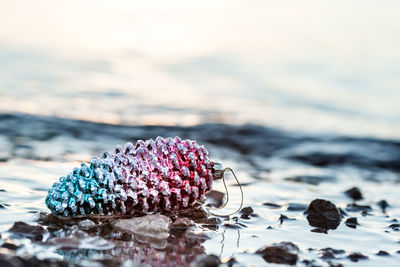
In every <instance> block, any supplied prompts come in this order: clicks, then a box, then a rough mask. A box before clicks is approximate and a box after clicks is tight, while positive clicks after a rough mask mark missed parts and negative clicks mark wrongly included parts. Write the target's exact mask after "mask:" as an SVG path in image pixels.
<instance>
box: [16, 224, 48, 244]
mask: <svg viewBox="0 0 400 267" xmlns="http://www.w3.org/2000/svg"><path fill="white" fill-rule="evenodd" d="M9 231H10V232H12V233H16V234H19V235H22V236H24V237H27V238H29V239H32V240H35V241H41V240H42V238H43V234H44V233H45V232H46V231H45V229H44V228H43V227H42V226H39V225H38V226H35V225H30V224H27V223H24V222H21V221H19V222H15V223H14V225H13V226H12V227H11V228H10V230H9Z"/></svg>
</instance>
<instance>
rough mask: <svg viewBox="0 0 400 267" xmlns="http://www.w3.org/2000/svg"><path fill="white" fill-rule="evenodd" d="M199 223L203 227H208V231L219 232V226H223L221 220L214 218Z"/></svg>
mask: <svg viewBox="0 0 400 267" xmlns="http://www.w3.org/2000/svg"><path fill="white" fill-rule="evenodd" d="M199 223H201V226H203V227H206V228H208V229H211V230H217V229H218V227H219V226H218V225H219V224H221V223H222V221H221V219H220V218H215V217H212V218H206V219H203V220H201V221H199Z"/></svg>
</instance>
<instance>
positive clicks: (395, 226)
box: [388, 223, 400, 230]
mask: <svg viewBox="0 0 400 267" xmlns="http://www.w3.org/2000/svg"><path fill="white" fill-rule="evenodd" d="M388 227H389V228H392V229H393V230H399V228H400V224H398V223H392V224H391V225H389V226H388Z"/></svg>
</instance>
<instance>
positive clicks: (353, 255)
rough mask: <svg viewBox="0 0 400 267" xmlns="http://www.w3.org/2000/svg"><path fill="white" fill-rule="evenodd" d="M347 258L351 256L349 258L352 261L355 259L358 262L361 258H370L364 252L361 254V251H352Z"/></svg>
mask: <svg viewBox="0 0 400 267" xmlns="http://www.w3.org/2000/svg"><path fill="white" fill-rule="evenodd" d="M347 258H349V259H350V260H351V261H353V262H358V261H359V260H366V259H368V257H367V256H365V255H363V254H361V253H359V252H354V253H351V254H350V255H349V256H347Z"/></svg>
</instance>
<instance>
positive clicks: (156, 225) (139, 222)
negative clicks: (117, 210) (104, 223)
mask: <svg viewBox="0 0 400 267" xmlns="http://www.w3.org/2000/svg"><path fill="white" fill-rule="evenodd" d="M170 224H171V219H170V218H169V217H167V216H164V215H161V214H152V215H146V216H143V217H135V218H131V219H120V220H117V221H116V222H114V227H116V228H118V229H121V230H125V231H128V232H132V233H134V234H139V235H144V236H151V237H154V238H158V239H166V238H167V237H168V236H169V228H170Z"/></svg>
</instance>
